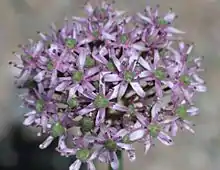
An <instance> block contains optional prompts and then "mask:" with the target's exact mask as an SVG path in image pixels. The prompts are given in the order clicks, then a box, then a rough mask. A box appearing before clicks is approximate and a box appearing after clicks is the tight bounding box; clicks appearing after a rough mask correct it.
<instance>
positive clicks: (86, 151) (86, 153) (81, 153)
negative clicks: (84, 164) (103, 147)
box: [76, 149, 90, 161]
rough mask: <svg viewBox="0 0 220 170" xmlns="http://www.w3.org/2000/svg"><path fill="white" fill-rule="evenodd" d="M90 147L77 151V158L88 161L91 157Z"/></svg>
mask: <svg viewBox="0 0 220 170" xmlns="http://www.w3.org/2000/svg"><path fill="white" fill-rule="evenodd" d="M89 155H90V151H89V149H80V150H78V151H77V152H76V158H77V159H79V160H80V161H86V160H87V159H88V158H89Z"/></svg>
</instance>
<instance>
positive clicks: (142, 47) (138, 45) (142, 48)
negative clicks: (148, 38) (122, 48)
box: [131, 43, 148, 51]
mask: <svg viewBox="0 0 220 170" xmlns="http://www.w3.org/2000/svg"><path fill="white" fill-rule="evenodd" d="M131 47H132V48H134V49H136V50H138V51H147V50H148V49H147V48H146V47H145V45H144V44H143V43H135V44H132V45H131Z"/></svg>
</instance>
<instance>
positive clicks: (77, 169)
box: [69, 159, 82, 170]
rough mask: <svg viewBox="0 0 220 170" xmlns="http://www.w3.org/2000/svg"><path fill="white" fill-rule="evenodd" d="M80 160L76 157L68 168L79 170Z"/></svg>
mask: <svg viewBox="0 0 220 170" xmlns="http://www.w3.org/2000/svg"><path fill="white" fill-rule="evenodd" d="M81 164H82V162H81V161H80V160H79V159H77V160H76V161H75V162H74V163H73V164H71V165H70V167H69V170H79V169H80V167H81Z"/></svg>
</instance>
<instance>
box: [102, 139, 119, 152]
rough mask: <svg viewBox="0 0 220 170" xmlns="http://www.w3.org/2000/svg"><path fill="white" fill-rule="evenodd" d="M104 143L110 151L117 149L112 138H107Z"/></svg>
mask: <svg viewBox="0 0 220 170" xmlns="http://www.w3.org/2000/svg"><path fill="white" fill-rule="evenodd" d="M104 145H105V147H106V148H107V149H108V150H110V151H115V150H116V149H117V144H116V142H115V141H113V140H112V139H108V140H107V141H106V142H105V144H104Z"/></svg>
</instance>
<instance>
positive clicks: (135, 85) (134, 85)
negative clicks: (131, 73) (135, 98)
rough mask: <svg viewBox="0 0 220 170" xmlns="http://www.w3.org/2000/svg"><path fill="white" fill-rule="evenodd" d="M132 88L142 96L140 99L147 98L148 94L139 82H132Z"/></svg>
mask: <svg viewBox="0 0 220 170" xmlns="http://www.w3.org/2000/svg"><path fill="white" fill-rule="evenodd" d="M130 85H131V87H132V88H133V90H134V91H135V92H136V93H137V94H138V95H139V96H140V97H145V96H146V93H145V91H144V90H143V88H142V87H141V85H140V84H139V83H138V82H130Z"/></svg>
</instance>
